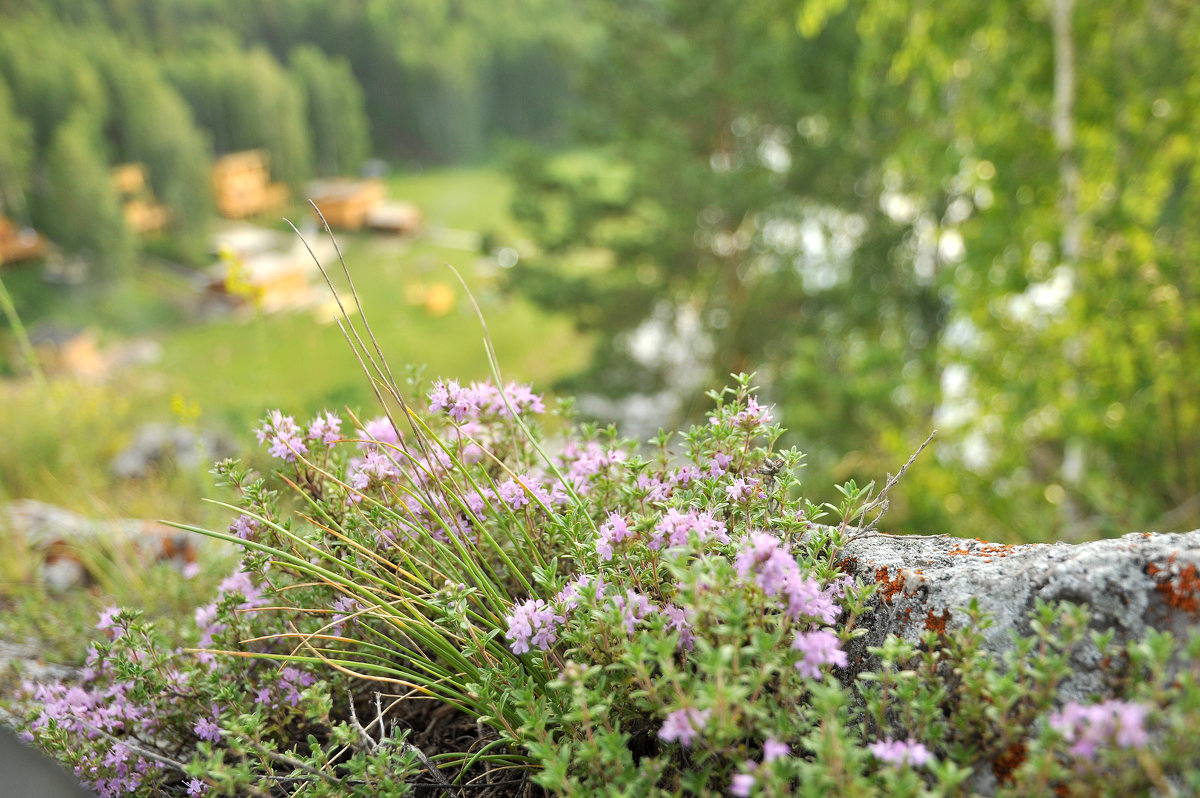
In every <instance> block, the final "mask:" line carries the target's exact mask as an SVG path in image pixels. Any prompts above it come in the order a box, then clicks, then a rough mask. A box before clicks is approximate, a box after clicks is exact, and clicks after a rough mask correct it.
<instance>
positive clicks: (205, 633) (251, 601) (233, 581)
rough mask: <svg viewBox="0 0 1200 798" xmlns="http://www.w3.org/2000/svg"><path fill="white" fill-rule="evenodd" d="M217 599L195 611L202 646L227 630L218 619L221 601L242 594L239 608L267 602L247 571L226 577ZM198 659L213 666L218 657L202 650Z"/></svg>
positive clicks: (209, 643)
mask: <svg viewBox="0 0 1200 798" xmlns="http://www.w3.org/2000/svg"><path fill="white" fill-rule="evenodd" d="M217 595H218V597H217V599H216V600H215V601H210V602H209V603H208V604H205V605H204V606H202V607H197V608H196V612H195V616H194V617H195V621H196V628H197V629H198V630H199V631H200V640H199V647H200V648H208V647H210V646H212V645H213V640H214V639H215V638H216V637H217V636H218V635H220V634H221V633H222V632H224V631H225V629H226V626H225V624H223V623H219V622H218V621H217V614H218V611H217V608H218V606H219V605H220V603H221V602H222V601H223V600H224V599H225V598H227V597H228V596H232V595H240V596H241V601H239V602H238V605H237V606H238V609H242V610H248V609H254V608H255V607H261V606H262V605H263V604H265V603H266V601H267V599H266V597H265V596H264V595H263V591H262V588H260V587H258V586H257V585H255V584H254V582H253V581H252V580H251V579H250V574H248V573H246V572H245V571H237V572H236V573H234V574H233V575H232V576H229V577H227V578H225V579H224V580H223V581H222V582H221V584H220V585H218V586H217ZM196 659H198V660H200V661H201V662H203V663H206V664H207V665H209V666H210V667H212V666H213V663H214V662H215V660H216V658H215V657H214V656H213V655H212V654H210V653H208V652H207V651H201V652H199V653H198V654H196Z"/></svg>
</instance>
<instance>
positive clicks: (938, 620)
mask: <svg viewBox="0 0 1200 798" xmlns="http://www.w3.org/2000/svg"><path fill="white" fill-rule="evenodd" d="M948 620H950V610H949V609H945V610H942V614H941V615H934V614H933V610H929V612H928V613H926V615H925V628H926V629H928V630H929V631H931V632H935V633H937V634H939V635H945V634H946V621H948Z"/></svg>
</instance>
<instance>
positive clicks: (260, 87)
mask: <svg viewBox="0 0 1200 798" xmlns="http://www.w3.org/2000/svg"><path fill="white" fill-rule="evenodd" d="M165 69H166V74H167V76H168V78H169V79H170V81H171V83H172V84H174V86H175V87H176V88H177V89H178V90H179V92H180V93H181V94H182V95H183V97H184V99H186V100H187V102H188V105H190V106H191V108H192V113H193V114H194V115H195V118H196V121H197V122H198V123H199V124H200V125H201V126H202V127H203V128H204V129H205V130H207V131H209V133H210V134H211V135H212V144H213V149H214V150H215V152H216V153H217V154H223V153H229V152H236V151H238V150H248V149H256V148H260V147H261V148H263V149H265V150H266V151H267V152H268V153H269V154H270V157H271V172H272V174H273V175H274V176H276V177H277V178H279V179H281V180H284V181H285V182H287V183H290V184H291V185H293V186H297V185H299V184H300V183H301V182H302V181H304V180H305V179H306V178H308V177H309V176H310V175H311V174H312V145H311V143H310V140H309V137H308V131H307V130H306V128H305V125H306V122H307V114H306V111H305V104H304V94H303V93H302V92H301V90H300V88H299V87H297V85H296V83H295V82H294V81H293V80H292V79H291V78H290V76H289V75H288V73H287V72H286V71H285V70H284V68H283V67H282V66H281V65H280V64H279V62H278V61H276V60H275V58H274V57H272V56H271V54H270V53H268V52H267V51H266V50H262V49H254V50H251V51H249V52H246V51H243V50H241V49H239V48H237V47H235V46H233V45H232V44H229V45H227V46H223V47H212V48H206V49H198V50H192V51H188V52H184V53H181V54H180V55H178V56H177V57H174V58H171V59H170V60H168V61H167V62H166V64H165Z"/></svg>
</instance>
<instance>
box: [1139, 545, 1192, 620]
mask: <svg viewBox="0 0 1200 798" xmlns="http://www.w3.org/2000/svg"><path fill="white" fill-rule="evenodd" d="M1167 564H1168V567H1167V568H1162V567H1160V566H1158V565H1155V564H1154V563H1148V564H1147V565H1146V575H1147V576H1149V577H1150V578H1151V579H1153V580H1154V582H1155V585H1154V587H1155V589H1156V590H1157V591H1158V592H1159V595H1161V596H1162V598H1163V601H1164V602H1166V604H1167V606H1168V607H1170V608H1172V609H1176V610H1181V611H1183V612H1190V613H1198V612H1200V572H1198V571H1197V569H1196V566H1195V565H1194V564H1192V563H1188V564H1187V565H1185V566H1183V567H1182V568H1179V569H1178V572H1176V568H1174V567H1173V566H1174V565H1175V555H1173V554H1172V555H1171V556H1170V558H1168V560H1167Z"/></svg>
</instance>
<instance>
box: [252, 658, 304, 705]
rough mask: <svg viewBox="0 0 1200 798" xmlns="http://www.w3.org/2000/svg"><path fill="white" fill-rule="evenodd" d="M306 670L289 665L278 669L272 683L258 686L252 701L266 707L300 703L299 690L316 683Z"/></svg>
mask: <svg viewBox="0 0 1200 798" xmlns="http://www.w3.org/2000/svg"><path fill="white" fill-rule="evenodd" d="M316 681H317V680H316V677H314V676H313V675H312V674H311V673H309V672H308V671H302V670H300V669H299V668H295V667H293V666H291V665H287V666H284V667H282V668H280V669H279V674H278V678H277V679H276V681H275V682H274V683H268V684H265V685H263V686H262V687H260V688H258V691H257V692H256V693H255V696H254V703H256V704H260V705H263V706H268V707H275V706H279V705H281V704H287V705H288V706H290V707H296V706H299V705H300V691H301V690H303V689H304V688H305V687H310V686H311V685H313V684H315V683H316Z"/></svg>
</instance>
